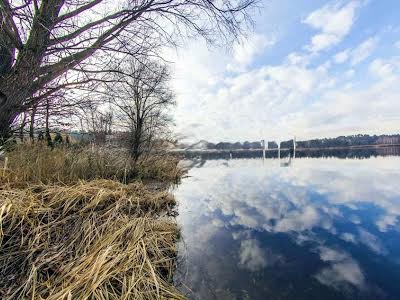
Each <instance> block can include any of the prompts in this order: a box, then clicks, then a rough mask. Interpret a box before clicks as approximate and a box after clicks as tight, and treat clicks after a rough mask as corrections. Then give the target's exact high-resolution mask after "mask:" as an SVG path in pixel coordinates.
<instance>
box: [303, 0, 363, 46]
mask: <svg viewBox="0 0 400 300" xmlns="http://www.w3.org/2000/svg"><path fill="white" fill-rule="evenodd" d="M358 7H359V2H358V1H351V2H349V3H348V4H346V5H343V6H342V5H340V4H335V5H325V6H323V7H322V8H320V9H317V10H315V11H313V12H312V13H311V14H309V15H308V16H307V18H305V19H304V20H303V23H305V24H307V25H309V26H311V27H313V28H314V29H317V30H320V33H318V34H316V35H314V36H313V37H312V38H311V44H310V45H308V46H307V48H308V49H309V50H310V51H312V52H317V51H321V50H324V49H327V48H330V47H331V46H334V45H336V44H338V43H339V42H340V41H341V40H342V39H343V38H344V37H345V36H346V35H347V34H348V33H349V32H350V29H351V27H352V25H353V23H354V21H355V11H356V9H357V8H358Z"/></svg>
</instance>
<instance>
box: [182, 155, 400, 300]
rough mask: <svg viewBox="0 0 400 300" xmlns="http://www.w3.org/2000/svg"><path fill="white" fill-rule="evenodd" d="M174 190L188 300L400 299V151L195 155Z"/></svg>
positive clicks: (183, 283) (184, 284)
mask: <svg viewBox="0 0 400 300" xmlns="http://www.w3.org/2000/svg"><path fill="white" fill-rule="evenodd" d="M188 175H189V176H190V177H188V178H185V179H184V180H183V181H182V184H181V185H180V186H179V187H178V188H177V189H176V190H175V195H176V198H177V200H178V203H179V207H178V211H179V216H178V217H177V220H178V223H179V225H180V226H181V229H182V241H181V242H180V246H179V262H178V269H177V272H176V275H175V282H176V284H177V285H178V287H179V288H180V289H181V290H182V291H184V292H185V293H186V294H187V295H188V297H189V299H207V300H208V299H307V300H308V299H324V300H327V299H400V217H399V216H400V157H399V156H385V157H383V156H377V157H370V158H363V159H357V158H345V159H344V158H335V157H331V158H307V157H302V158H296V159H295V160H291V161H290V162H289V161H287V160H285V159H284V160H280V161H279V160H278V159H266V160H262V159H231V160H225V159H222V160H203V161H198V162H197V163H195V164H194V166H193V167H192V168H191V169H190V171H189V173H188Z"/></svg>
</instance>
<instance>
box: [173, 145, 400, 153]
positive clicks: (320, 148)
mask: <svg viewBox="0 0 400 300" xmlns="http://www.w3.org/2000/svg"><path fill="white" fill-rule="evenodd" d="M392 147H400V144H378V145H352V146H338V147H323V148H322V147H318V148H315V147H314V148H298V147H296V151H321V150H346V149H375V148H392ZM278 150H279V149H278V148H272V149H265V151H268V152H276V151H278ZM290 150H293V148H281V151H290ZM169 151H170V152H177V153H184V152H208V153H215V152H221V153H225V152H227V153H229V152H233V153H238V152H259V151H263V149H262V148H256V149H171V150H169Z"/></svg>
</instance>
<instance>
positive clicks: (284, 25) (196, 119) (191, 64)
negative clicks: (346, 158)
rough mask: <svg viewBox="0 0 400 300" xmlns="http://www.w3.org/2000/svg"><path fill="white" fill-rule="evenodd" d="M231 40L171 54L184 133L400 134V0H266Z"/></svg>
mask: <svg viewBox="0 0 400 300" xmlns="http://www.w3.org/2000/svg"><path fill="white" fill-rule="evenodd" d="M254 19H255V26H254V28H253V29H252V30H251V31H249V32H248V34H247V36H246V38H245V39H241V40H240V41H238V42H235V43H234V44H233V45H231V46H230V47H225V48H221V47H220V48H218V47H209V46H208V45H207V44H206V43H205V42H204V41H202V40H201V39H196V40H188V41H186V42H185V44H184V45H182V46H181V47H179V48H178V49H177V50H173V51H172V53H169V55H170V59H171V60H172V61H174V63H173V64H172V74H173V80H172V84H173V88H174V90H175V93H176V100H177V106H176V107H175V109H174V113H173V115H174V120H175V124H176V125H175V131H176V132H177V133H178V134H179V135H180V136H181V137H184V138H185V140H187V141H198V140H201V139H204V140H207V141H209V142H219V141H231V142H234V141H242V142H243V141H257V140H261V139H266V140H277V141H279V140H285V139H290V138H292V137H293V136H296V138H297V140H304V139H309V138H320V137H336V136H340V135H350V134H359V133H366V134H383V133H389V134H391V133H400V1H398V0H353V1H322V0H312V1H311V0H308V1H305V0H303V1H300V0H298V1H292V0H264V1H263V2H261V8H260V10H259V11H258V12H256V13H255V15H254Z"/></svg>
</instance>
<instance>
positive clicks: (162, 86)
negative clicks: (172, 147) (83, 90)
mask: <svg viewBox="0 0 400 300" xmlns="http://www.w3.org/2000/svg"><path fill="white" fill-rule="evenodd" d="M122 73H123V75H121V74H122ZM122 73H116V74H115V77H117V78H118V83H114V84H113V85H112V87H110V88H109V89H108V91H107V93H108V97H109V99H110V102H111V103H112V104H113V105H115V107H117V113H116V117H117V120H118V124H117V125H118V126H119V127H120V128H122V129H123V130H125V131H127V132H128V136H127V139H126V140H127V141H128V145H129V149H130V153H131V156H132V158H133V159H134V160H137V159H138V158H139V157H140V156H141V155H142V154H143V153H148V152H150V151H151V150H152V148H153V146H154V143H155V142H156V140H157V139H160V138H162V137H163V136H164V135H165V134H166V133H167V132H168V130H169V125H170V124H171V121H172V119H171V118H170V116H169V114H168V112H169V108H170V107H171V106H172V105H174V104H175V102H174V94H173V93H172V91H171V89H170V87H169V81H170V73H169V70H168V68H167V66H166V65H165V64H161V63H159V62H155V61H151V60H149V59H147V60H144V61H138V60H133V59H131V60H129V61H127V62H126V64H125V65H124V70H123V72H122Z"/></svg>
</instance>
